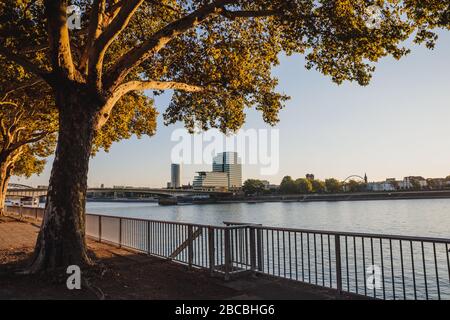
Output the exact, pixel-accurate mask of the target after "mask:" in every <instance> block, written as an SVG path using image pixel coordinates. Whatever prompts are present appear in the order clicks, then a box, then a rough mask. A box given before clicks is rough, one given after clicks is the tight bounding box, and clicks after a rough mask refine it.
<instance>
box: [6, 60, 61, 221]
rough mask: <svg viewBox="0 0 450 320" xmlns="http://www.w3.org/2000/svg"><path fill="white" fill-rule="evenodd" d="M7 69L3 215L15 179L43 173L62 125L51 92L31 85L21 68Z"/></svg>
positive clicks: (40, 86)
mask: <svg viewBox="0 0 450 320" xmlns="http://www.w3.org/2000/svg"><path fill="white" fill-rule="evenodd" d="M1 60H2V59H1V58H0V62H1ZM4 66H5V64H1V68H0V71H1V73H2V77H1V79H0V96H1V97H2V98H1V100H0V215H2V214H3V208H4V206H5V199H6V190H7V187H8V182H9V180H10V178H11V176H13V175H16V176H26V177H29V176H31V175H32V174H34V173H41V172H42V170H43V168H44V165H45V158H46V157H48V156H49V155H50V154H52V153H53V150H54V146H55V132H56V130H57V124H58V121H57V115H56V109H55V106H54V104H53V103H52V101H51V99H50V96H49V94H48V93H49V91H48V89H46V88H44V87H43V86H42V85H39V84H33V83H29V82H28V80H27V76H26V73H24V72H23V70H21V68H20V67H18V68H14V67H9V68H4Z"/></svg>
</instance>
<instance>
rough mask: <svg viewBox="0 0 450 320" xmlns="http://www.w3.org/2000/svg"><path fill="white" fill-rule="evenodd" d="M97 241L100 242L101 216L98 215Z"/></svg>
mask: <svg viewBox="0 0 450 320" xmlns="http://www.w3.org/2000/svg"><path fill="white" fill-rule="evenodd" d="M98 242H102V216H100V215H99V216H98Z"/></svg>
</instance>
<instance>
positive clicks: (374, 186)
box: [367, 181, 396, 191]
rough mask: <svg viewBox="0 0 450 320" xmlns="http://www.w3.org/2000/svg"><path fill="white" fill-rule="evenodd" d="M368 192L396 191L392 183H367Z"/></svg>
mask: <svg viewBox="0 0 450 320" xmlns="http://www.w3.org/2000/svg"><path fill="white" fill-rule="evenodd" d="M367 190H368V191H395V190H396V188H395V185H393V184H392V183H391V182H390V181H383V182H369V183H367Z"/></svg>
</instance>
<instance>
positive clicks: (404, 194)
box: [216, 190, 450, 203]
mask: <svg viewBox="0 0 450 320" xmlns="http://www.w3.org/2000/svg"><path fill="white" fill-rule="evenodd" d="M412 199H450V190H439V191H395V192H357V193H335V194H304V195H298V194H295V195H270V196H254V197H233V198H230V199H220V200H217V201H216V203H260V202H314V201H317V202H319V201H330V202H332V201H370V200H412Z"/></svg>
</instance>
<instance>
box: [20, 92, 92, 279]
mask: <svg viewBox="0 0 450 320" xmlns="http://www.w3.org/2000/svg"><path fill="white" fill-rule="evenodd" d="M56 102H57V105H58V109H59V134H58V144H57V147H56V153H55V160H54V162H53V168H52V173H51V177H50V185H49V190H48V194H47V203H46V206H45V213H44V219H43V222H42V225H41V230H40V232H39V236H38V239H37V242H36V247H35V252H34V260H33V263H32V265H31V268H30V270H29V271H30V272H31V273H35V272H41V271H49V270H54V269H58V268H66V267H67V266H69V265H78V266H82V265H87V264H91V262H90V259H89V258H88V255H87V250H86V239H85V207H86V191H87V176H88V167H89V157H90V155H91V149H92V141H93V137H94V132H95V130H94V128H95V124H96V122H97V114H98V111H97V110H99V108H98V106H99V99H98V98H97V96H96V95H95V94H89V93H87V90H84V89H83V88H81V89H80V88H78V89H73V88H70V89H67V88H65V89H64V90H59V92H56Z"/></svg>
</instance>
